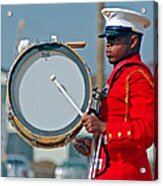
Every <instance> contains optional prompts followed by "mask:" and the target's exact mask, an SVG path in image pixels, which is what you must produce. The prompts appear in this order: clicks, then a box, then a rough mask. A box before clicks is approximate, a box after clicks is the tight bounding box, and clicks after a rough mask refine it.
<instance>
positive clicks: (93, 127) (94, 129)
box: [82, 114, 106, 135]
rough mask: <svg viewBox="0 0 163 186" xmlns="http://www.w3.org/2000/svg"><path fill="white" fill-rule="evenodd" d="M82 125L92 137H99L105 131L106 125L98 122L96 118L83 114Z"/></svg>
mask: <svg viewBox="0 0 163 186" xmlns="http://www.w3.org/2000/svg"><path fill="white" fill-rule="evenodd" d="M82 123H83V126H85V128H86V130H87V132H89V133H92V134H94V135H100V134H103V133H105V131H106V123H105V122H102V121H101V120H99V119H98V118H97V117H96V116H92V115H89V114H84V115H83V117H82Z"/></svg>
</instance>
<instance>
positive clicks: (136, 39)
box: [130, 34, 139, 49]
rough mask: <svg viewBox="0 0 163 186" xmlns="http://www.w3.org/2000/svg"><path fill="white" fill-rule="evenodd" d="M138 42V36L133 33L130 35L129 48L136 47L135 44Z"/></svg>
mask: <svg viewBox="0 0 163 186" xmlns="http://www.w3.org/2000/svg"><path fill="white" fill-rule="evenodd" d="M138 42H139V38H138V36H137V35H135V34H134V35H132V36H131V43H130V48H131V49H134V48H136V47H137V45H138Z"/></svg>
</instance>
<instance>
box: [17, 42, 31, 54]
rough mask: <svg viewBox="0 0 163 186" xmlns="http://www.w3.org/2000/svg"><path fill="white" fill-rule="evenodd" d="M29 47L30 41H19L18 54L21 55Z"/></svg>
mask: <svg viewBox="0 0 163 186" xmlns="http://www.w3.org/2000/svg"><path fill="white" fill-rule="evenodd" d="M29 45H30V41H29V40H28V39H23V40H21V41H20V43H19V45H18V52H19V53H21V52H22V51H23V50H25V49H27V48H28V47H29Z"/></svg>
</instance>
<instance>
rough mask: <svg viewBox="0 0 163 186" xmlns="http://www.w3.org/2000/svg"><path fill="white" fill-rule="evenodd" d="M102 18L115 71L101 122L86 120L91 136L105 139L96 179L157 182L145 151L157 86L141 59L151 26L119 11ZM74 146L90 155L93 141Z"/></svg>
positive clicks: (138, 16) (86, 116) (150, 139)
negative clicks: (153, 177)
mask: <svg viewBox="0 0 163 186" xmlns="http://www.w3.org/2000/svg"><path fill="white" fill-rule="evenodd" d="M102 15H103V17H104V18H105V21H106V25H105V31H104V33H102V34H101V35H99V37H100V38H104V39H105V40H106V56H107V58H108V61H109V63H110V64H112V65H113V67H114V68H113V71H112V73H111V75H110V78H109V79H108V81H107V86H108V87H109V92H108V95H107V97H106V98H104V99H103V100H102V103H101V109H100V117H99V118H98V117H96V116H93V115H89V114H84V116H83V118H82V122H83V125H84V126H85V128H86V130H87V131H88V132H89V133H92V134H94V135H97V136H98V135H100V134H103V136H104V137H103V143H102V146H101V149H100V156H99V163H98V165H99V166H98V167H97V170H96V176H95V179H106V180H152V173H151V168H150V164H149V162H148V159H147V154H146V150H147V148H149V147H150V146H151V144H152V143H153V128H154V126H153V125H154V118H153V115H154V113H153V112H154V111H153V105H154V104H153V93H154V90H153V88H154V87H153V77H152V76H151V73H150V71H149V69H148V67H147V66H146V65H145V64H144V63H143V62H142V59H141V55H140V46H141V42H142V37H143V35H144V30H145V28H147V27H149V26H150V21H149V20H148V19H147V18H146V17H144V16H143V15H141V14H140V13H137V12H135V11H131V10H126V9H120V8H104V9H102ZM81 144H83V145H81ZM75 147H76V149H77V151H78V152H80V153H81V154H82V155H84V156H87V157H89V156H90V154H91V150H90V149H91V140H90V139H88V138H81V139H77V140H76V143H75ZM83 147H85V148H83ZM83 149H84V150H83Z"/></svg>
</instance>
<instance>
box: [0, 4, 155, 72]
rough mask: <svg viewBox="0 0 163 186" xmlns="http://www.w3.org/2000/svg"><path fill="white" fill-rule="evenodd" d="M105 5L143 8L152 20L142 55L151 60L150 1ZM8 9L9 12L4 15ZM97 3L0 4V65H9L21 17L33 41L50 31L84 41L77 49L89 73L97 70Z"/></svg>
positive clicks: (25, 34) (26, 34)
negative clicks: (0, 51) (0, 6)
mask: <svg viewBox="0 0 163 186" xmlns="http://www.w3.org/2000/svg"><path fill="white" fill-rule="evenodd" d="M105 7H123V8H128V9H132V10H136V11H140V10H141V8H145V9H146V13H145V16H147V17H148V18H149V19H150V21H151V26H150V27H149V28H148V29H147V30H146V32H145V36H144V38H143V43H142V49H141V53H142V59H143V61H144V62H145V63H147V64H148V63H151V62H153V60H154V59H153V58H154V54H153V33H154V30H153V20H154V18H153V4H152V3H151V2H149V1H147V2H141V1H139V2H133V1H132V2H107V3H105ZM8 11H11V12H12V16H7V13H8ZM97 15H98V3H67V4H28V5H24V4H19V5H2V10H1V16H2V17H1V19H2V21H1V25H2V28H1V34H2V67H3V68H5V69H7V70H8V69H9V68H10V67H11V65H12V63H13V61H14V58H15V55H16V44H17V37H18V29H17V27H18V23H19V21H20V20H24V23H25V26H24V29H23V31H22V38H28V39H29V40H30V41H31V42H32V43H35V42H37V41H38V40H39V41H40V42H42V41H45V42H48V41H49V40H50V36H51V35H54V34H55V35H57V36H58V40H59V41H61V42H64V41H85V42H86V43H87V45H86V47H85V48H84V49H78V50H77V52H78V53H79V54H80V55H81V57H82V58H83V59H84V61H85V62H86V63H87V65H88V66H89V67H90V69H91V72H92V74H94V73H96V71H97V43H98V41H99V38H98V37H97V36H98V33H97V23H98V20H97ZM104 59H105V62H104V63H105V67H104V69H105V73H107V74H108V73H109V72H110V66H109V65H108V62H107V59H106V58H104Z"/></svg>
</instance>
